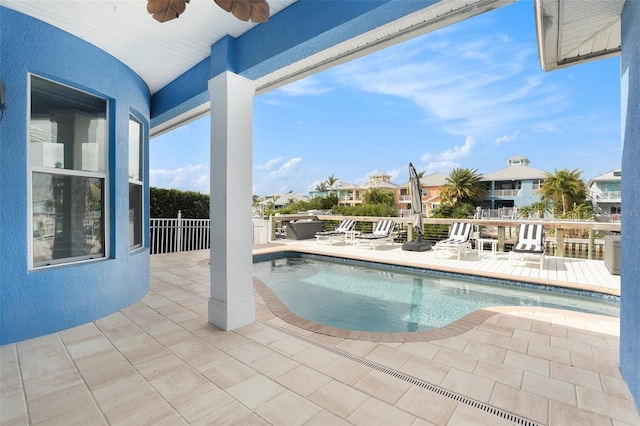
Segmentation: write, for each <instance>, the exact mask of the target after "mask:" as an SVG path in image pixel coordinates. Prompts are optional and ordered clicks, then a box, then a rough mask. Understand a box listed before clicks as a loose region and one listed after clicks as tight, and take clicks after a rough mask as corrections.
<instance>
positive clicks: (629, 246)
mask: <svg viewBox="0 0 640 426" xmlns="http://www.w3.org/2000/svg"><path fill="white" fill-rule="evenodd" d="M639 22H640V2H638V1H627V2H625V5H624V9H623V12H622V56H621V60H620V65H621V67H620V72H621V84H620V90H621V104H622V111H621V113H622V114H621V115H622V142H623V149H622V193H623V194H624V196H623V198H622V245H621V258H620V261H621V282H622V288H621V297H620V368H621V370H622V374H623V376H624V378H625V381H626V382H627V385H628V386H629V389H630V390H631V393H632V394H633V396H634V398H635V400H636V406H637V407H638V409H640V262H638V255H639V253H640V167H639V166H638V164H640V25H638V23H639Z"/></svg>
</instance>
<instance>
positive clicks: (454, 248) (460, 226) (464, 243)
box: [433, 222, 473, 260]
mask: <svg viewBox="0 0 640 426" xmlns="http://www.w3.org/2000/svg"><path fill="white" fill-rule="evenodd" d="M472 230H473V225H472V224H471V223H469V222H454V223H453V224H452V225H451V228H449V236H448V237H447V238H446V239H444V240H442V241H438V242H437V243H436V244H435V245H434V246H433V254H434V257H438V253H440V254H441V255H442V254H444V255H446V256H447V257H448V256H451V255H454V254H455V255H457V256H458V260H460V257H461V256H462V255H463V254H464V255H465V256H466V255H467V253H470V252H471V231H472Z"/></svg>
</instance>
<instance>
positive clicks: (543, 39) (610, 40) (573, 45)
mask: <svg viewBox="0 0 640 426" xmlns="http://www.w3.org/2000/svg"><path fill="white" fill-rule="evenodd" d="M624 2H625V0H597V1H596V0H535V17H536V34H537V39H538V55H539V58H540V65H541V66H542V68H543V69H544V70H545V71H553V70H555V69H559V68H565V67H568V66H571V65H575V64H577V63H582V62H588V61H592V60H595V59H602V58H607V57H611V56H615V55H619V54H620V44H621V33H620V16H621V14H622V7H623V6H624Z"/></svg>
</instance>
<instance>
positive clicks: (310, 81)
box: [278, 77, 331, 96]
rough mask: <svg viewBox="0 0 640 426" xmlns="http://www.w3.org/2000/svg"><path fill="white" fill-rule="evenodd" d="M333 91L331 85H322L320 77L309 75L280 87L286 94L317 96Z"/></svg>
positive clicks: (281, 91) (280, 90) (280, 91)
mask: <svg viewBox="0 0 640 426" xmlns="http://www.w3.org/2000/svg"><path fill="white" fill-rule="evenodd" d="M329 91H331V88H330V87H326V86H322V85H321V83H320V81H319V80H318V78H316V77H307V78H305V79H302V80H298V81H296V82H294V83H291V84H289V85H287V86H284V87H281V88H280V89H278V92H279V93H281V94H284V95H286V96H317V95H322V94H323V93H327V92H329Z"/></svg>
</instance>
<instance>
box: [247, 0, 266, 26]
mask: <svg viewBox="0 0 640 426" xmlns="http://www.w3.org/2000/svg"><path fill="white" fill-rule="evenodd" d="M250 3H251V6H253V7H252V10H251V20H252V21H253V22H256V23H261V22H267V21H268V20H269V3H267V2H266V1H265V0H250Z"/></svg>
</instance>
